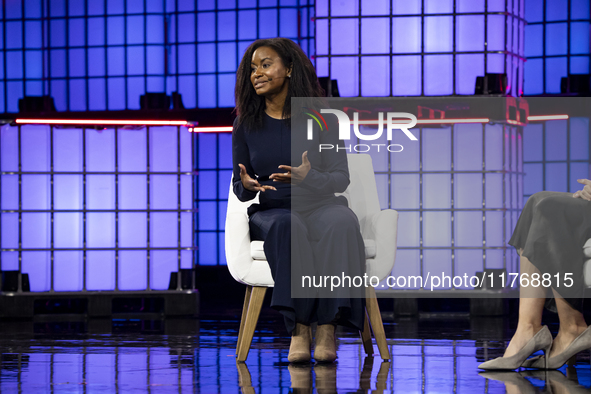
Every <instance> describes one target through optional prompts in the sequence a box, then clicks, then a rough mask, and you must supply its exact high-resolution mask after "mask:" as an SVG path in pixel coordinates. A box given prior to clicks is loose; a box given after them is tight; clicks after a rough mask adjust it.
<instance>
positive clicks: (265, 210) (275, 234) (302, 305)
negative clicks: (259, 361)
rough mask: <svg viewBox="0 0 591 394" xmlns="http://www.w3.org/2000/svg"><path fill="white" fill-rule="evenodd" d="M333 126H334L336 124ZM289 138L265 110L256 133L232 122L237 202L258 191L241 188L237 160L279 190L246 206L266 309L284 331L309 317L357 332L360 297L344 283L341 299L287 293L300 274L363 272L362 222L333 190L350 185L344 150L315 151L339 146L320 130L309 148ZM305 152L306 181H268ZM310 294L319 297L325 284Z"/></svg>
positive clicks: (288, 130) (361, 312)
mask: <svg viewBox="0 0 591 394" xmlns="http://www.w3.org/2000/svg"><path fill="white" fill-rule="evenodd" d="M329 127H330V125H329ZM332 127H333V130H336V129H337V126H336V122H335V124H333V125H332ZM293 137H294V136H293V135H292V132H291V127H290V126H289V125H288V124H286V122H284V121H283V120H280V119H274V118H271V117H270V116H268V115H265V117H264V121H263V127H262V128H261V129H259V130H247V129H246V127H245V126H244V125H241V126H237V120H236V121H235V122H234V130H233V132H232V156H233V167H234V184H233V189H234V193H235V194H236V196H237V197H238V199H239V200H240V201H249V200H252V199H253V198H254V197H255V196H256V194H257V193H256V192H252V191H249V190H246V189H245V188H244V186H243V185H242V182H241V180H240V167H239V166H238V164H243V165H244V166H245V167H246V171H247V172H248V174H249V175H250V176H251V177H252V178H257V179H258V180H259V183H260V184H263V185H272V186H274V187H275V188H277V191H273V190H267V191H265V192H264V193H260V196H259V204H253V205H251V206H250V208H249V210H248V213H249V217H250V222H249V223H250V232H251V239H252V240H262V241H265V243H264V251H265V256H266V258H267V261H268V262H269V265H270V268H271V274H272V275H273V279H274V281H275V286H274V288H273V295H272V298H271V307H273V308H274V309H276V310H278V311H280V312H281V313H282V314H283V316H284V320H285V326H286V329H287V331H288V332H289V333H291V331H292V330H293V329H294V328H295V324H296V323H302V324H306V325H309V324H310V323H312V322H318V324H327V323H336V324H341V325H346V326H349V327H353V328H357V329H362V326H363V319H364V307H365V298H364V297H363V296H362V294H363V293H362V292H360V291H359V289H347V288H341V289H339V291H340V293H339V297H338V298H324V297H317V296H310V297H307V298H292V294H291V286H292V284H299V283H300V282H299V278H301V275H305V274H310V273H314V274H316V275H318V276H323V275H324V274H326V275H334V274H335V273H341V272H345V273H346V274H347V275H350V276H353V275H359V276H363V274H364V273H365V247H364V243H363V238H362V237H361V232H360V227H359V221H358V219H357V216H356V215H355V214H354V213H353V211H351V210H350V209H349V208H348V206H347V201H346V199H345V198H344V197H335V195H334V193H339V192H343V191H344V190H345V189H346V188H347V186H348V185H349V170H348V166H347V156H346V153H345V151H343V150H340V151H336V150H331V151H327V150H325V151H323V152H322V154H321V153H320V152H318V143H321V142H322V143H332V144H334V145H336V144H337V143H338V141H334V140H333V139H332V137H331V135H329V134H328V133H317V134H316V136H315V140H314V141H312V143H311V144H308V147H310V149H307V148H306V147H305V146H304V144H306V142H305V141H304V138H301V139H298V138H295V139H294V138H293ZM292 140H293V141H296V143H299V142H298V141H301V142H302V146H301V149H295V148H294V150H293V153H292ZM314 147H315V148H314ZM306 149H307V150H308V159H309V160H310V163H311V166H312V169H311V170H310V172H309V173H308V175H307V176H306V178H305V179H304V180H303V182H301V183H300V184H299V185H297V186H296V185H289V184H286V183H282V182H274V181H273V180H270V179H268V177H269V176H270V175H271V174H273V173H280V172H284V171H283V170H280V169H279V168H278V166H279V165H294V166H298V165H300V164H301V153H302V152H303V151H304V150H306ZM292 155H293V158H292ZM298 157H299V162H298ZM290 163H291V164H290ZM292 197H293V198H292ZM292 263H293V266H292ZM292 279H293V282H292ZM311 291H316V295H318V294H320V293H322V291H327V289H326V288H323V289H311ZM310 294H312V293H310Z"/></svg>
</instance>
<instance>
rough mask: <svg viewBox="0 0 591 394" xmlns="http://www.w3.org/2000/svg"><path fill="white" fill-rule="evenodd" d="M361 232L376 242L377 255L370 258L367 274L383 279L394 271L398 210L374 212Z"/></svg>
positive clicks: (364, 236)
mask: <svg viewBox="0 0 591 394" xmlns="http://www.w3.org/2000/svg"><path fill="white" fill-rule="evenodd" d="M361 233H362V235H363V238H366V239H373V240H375V243H376V257H375V258H374V259H371V260H369V261H370V262H371V263H370V264H368V266H367V274H368V275H370V276H377V277H379V278H380V280H383V279H384V278H386V277H387V276H388V275H390V273H391V272H392V268H393V267H394V261H395V259H396V243H397V236H398V212H396V211H395V210H393V209H385V210H383V211H380V212H377V213H374V214H372V215H371V216H369V217H368V218H367V219H366V220H365V223H364V224H363V228H362V229H361ZM372 260H373V261H372Z"/></svg>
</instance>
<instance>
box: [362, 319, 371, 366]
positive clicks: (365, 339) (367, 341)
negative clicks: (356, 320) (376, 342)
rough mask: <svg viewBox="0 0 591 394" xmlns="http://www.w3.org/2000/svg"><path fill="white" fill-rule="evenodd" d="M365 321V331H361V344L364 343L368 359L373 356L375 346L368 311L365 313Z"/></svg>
mask: <svg viewBox="0 0 591 394" xmlns="http://www.w3.org/2000/svg"><path fill="white" fill-rule="evenodd" d="M363 315H364V319H363V331H361V343H363V348H364V349H365V354H367V356H368V357H372V356H373V344H372V343H371V331H370V328H369V319H368V317H367V309H365V310H364V311H363Z"/></svg>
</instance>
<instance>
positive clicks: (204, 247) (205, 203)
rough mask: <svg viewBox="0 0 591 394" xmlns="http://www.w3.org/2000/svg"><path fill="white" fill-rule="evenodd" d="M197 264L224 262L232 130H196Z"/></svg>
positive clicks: (230, 177) (223, 263)
mask: <svg viewBox="0 0 591 394" xmlns="http://www.w3.org/2000/svg"><path fill="white" fill-rule="evenodd" d="M195 152H196V153H197V155H196V158H195V168H196V170H197V177H196V179H197V181H196V184H195V188H196V193H197V196H198V201H197V223H196V225H197V234H198V235H197V245H198V253H197V264H199V265H218V264H221V265H225V264H226V252H225V233H224V228H225V223H226V210H227V207H228V192H229V190H230V179H232V134H231V133H196V150H195Z"/></svg>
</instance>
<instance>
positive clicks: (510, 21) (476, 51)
mask: <svg viewBox="0 0 591 394" xmlns="http://www.w3.org/2000/svg"><path fill="white" fill-rule="evenodd" d="M316 13H317V16H316V52H317V54H316V62H317V63H316V65H317V70H318V75H320V76H330V77H331V78H332V79H337V80H338V84H339V90H340V93H341V96H346V97H352V96H422V95H425V96H431V95H436V96H439V95H455V94H458V95H469V94H474V87H475V82H476V77H477V76H481V75H484V74H485V73H507V75H508V92H507V93H510V94H512V95H513V96H519V95H520V92H521V91H522V90H523V87H522V82H523V63H524V37H523V32H524V24H525V20H524V0H405V1H389V0H371V1H370V0H354V1H348V2H342V1H337V0H321V1H317V2H316Z"/></svg>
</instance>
